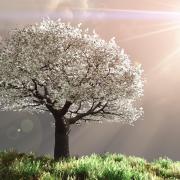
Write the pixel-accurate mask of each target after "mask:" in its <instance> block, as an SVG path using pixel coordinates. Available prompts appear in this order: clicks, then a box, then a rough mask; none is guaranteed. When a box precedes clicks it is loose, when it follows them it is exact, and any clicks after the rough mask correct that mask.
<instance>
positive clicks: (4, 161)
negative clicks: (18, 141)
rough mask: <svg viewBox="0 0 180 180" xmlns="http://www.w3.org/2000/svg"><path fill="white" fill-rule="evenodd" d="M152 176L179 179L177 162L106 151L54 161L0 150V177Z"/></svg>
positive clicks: (117, 179) (129, 179)
mask: <svg viewBox="0 0 180 180" xmlns="http://www.w3.org/2000/svg"><path fill="white" fill-rule="evenodd" d="M38 179H42V180H61V179H62V180H64V179H67V180H74V179H76V180H83V179H91V180H96V179H97V180H121V179H122V180H151V179H152V180H154V179H157V180H159V179H180V162H173V161H172V160H170V159H168V158H164V159H162V158H159V159H158V160H155V161H153V162H151V163H150V162H147V161H146V160H144V159H141V158H137V157H131V156H130V157H127V156H124V155H121V154H109V153H106V154H104V155H96V154H92V155H91V156H84V157H81V158H79V159H78V158H75V157H71V158H68V159H66V160H63V161H59V162H55V161H54V160H53V159H52V158H50V157H48V156H43V157H35V155H34V154H33V153H30V154H25V153H17V152H16V151H13V150H11V151H2V152H0V180H38Z"/></svg>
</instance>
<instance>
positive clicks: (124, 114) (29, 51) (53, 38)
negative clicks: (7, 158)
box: [0, 19, 143, 159]
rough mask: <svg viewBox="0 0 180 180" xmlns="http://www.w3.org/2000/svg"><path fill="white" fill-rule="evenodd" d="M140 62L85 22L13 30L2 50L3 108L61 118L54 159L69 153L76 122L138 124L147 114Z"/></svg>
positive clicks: (57, 124) (0, 98)
mask: <svg viewBox="0 0 180 180" xmlns="http://www.w3.org/2000/svg"><path fill="white" fill-rule="evenodd" d="M142 95H143V78H142V69H141V66H140V65H133V64H132V62H131V61H130V59H129V58H128V56H127V55H126V54H125V53H124V50H123V49H121V48H120V47H119V46H118V45H117V44H116V42H115V40H114V38H112V39H111V40H110V41H109V42H106V41H104V40H103V39H101V38H100V37H99V36H98V35H97V34H96V33H95V32H93V33H89V31H88V30H83V29H82V28H81V27H80V25H78V26H76V27H75V26H71V25H70V24H68V23H63V22H61V21H60V20H57V21H52V20H50V19H48V20H44V21H42V22H41V23H39V24H35V25H33V26H27V27H25V28H22V29H16V30H13V31H12V32H11V34H10V37H9V38H8V39H6V41H4V42H3V43H2V45H1V49H0V107H1V110H3V111H7V110H10V111H28V112H46V111H48V112H50V113H51V114H52V115H53V117H54V120H55V147H54V158H55V159H59V158H63V157H68V156H69V143H68V134H69V130H70V125H71V124H75V123H79V122H82V121H104V120H107V121H123V122H126V123H129V124H132V123H133V122H134V121H136V120H137V119H138V118H139V117H140V116H141V115H142V113H143V110H142V108H141V107H136V104H135V103H136V100H137V99H138V98H139V97H141V96H142Z"/></svg>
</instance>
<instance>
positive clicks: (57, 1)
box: [0, 0, 180, 160]
mask: <svg viewBox="0 0 180 180" xmlns="http://www.w3.org/2000/svg"><path fill="white" fill-rule="evenodd" d="M48 16H49V17H51V18H52V19H57V18H61V19H62V20H65V21H70V22H72V23H79V22H82V23H83V26H84V27H90V29H93V28H94V29H95V30H96V32H97V33H98V34H100V36H101V37H102V38H104V39H107V40H108V39H110V38H111V37H113V36H115V37H116V40H117V42H118V44H119V45H120V46H121V47H122V48H124V49H125V51H126V53H128V54H129V55H130V57H131V59H132V61H134V62H138V63H141V64H142V66H143V68H144V70H145V72H144V76H145V78H146V80H147V82H146V85H145V96H144V98H143V100H142V103H143V107H144V111H145V114H144V118H143V121H142V120H139V121H138V122H137V123H136V124H135V126H134V127H130V126H128V125H122V124H114V123H112V124H109V123H108V124H107V123H104V124H98V125H94V124H88V125H82V126H78V127H73V129H72V132H71V137H70V147H71V152H72V153H73V154H88V153H92V152H97V153H101V152H106V151H109V152H120V153H125V154H130V155H138V156H142V157H145V158H148V159H154V158H156V157H158V156H164V155H166V156H169V157H170V158H172V159H175V160H180V153H179V152H180V143H179V140H178V139H179V138H180V131H179V127H180V95H179V92H180V1H179V0H126V1H124V0H118V1H117V0H106V1H105V0H91V1H90V0H76V1H75V0H13V1H10V0H0V36H1V38H0V39H3V38H5V37H6V36H7V35H8V34H7V32H8V31H9V30H10V29H11V28H15V27H22V26H23V25H24V24H29V23H35V22H38V21H40V20H42V18H46V17H48ZM51 121H52V119H51ZM51 121H50V120H49V116H48V115H41V116H38V117H35V116H30V115H28V114H12V113H8V114H7V113H0V149H3V148H9V147H15V148H17V149H19V150H34V151H37V152H39V153H51V154H52V152H53V141H54V139H53V128H52V127H49V124H50V122H51ZM17 129H20V131H21V132H18V131H17Z"/></svg>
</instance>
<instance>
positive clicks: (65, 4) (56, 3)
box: [48, 0, 89, 10]
mask: <svg viewBox="0 0 180 180" xmlns="http://www.w3.org/2000/svg"><path fill="white" fill-rule="evenodd" d="M88 7H89V4H88V0H76V1H75V0H51V2H50V3H49V4H48V9H50V10H58V9H67V8H68V9H71V8H72V9H73V8H78V9H79V8H80V9H87V8H88Z"/></svg>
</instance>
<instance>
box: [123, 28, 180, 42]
mask: <svg viewBox="0 0 180 180" xmlns="http://www.w3.org/2000/svg"><path fill="white" fill-rule="evenodd" d="M177 29H180V25H176V26H173V27H168V28H163V29H160V30H156V31H151V32H147V33H144V34H140V35H137V36H132V37H130V38H126V39H124V40H122V41H131V40H136V39H140V38H145V37H149V36H152V35H155V34H159V33H163V32H167V31H174V30H177Z"/></svg>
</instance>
